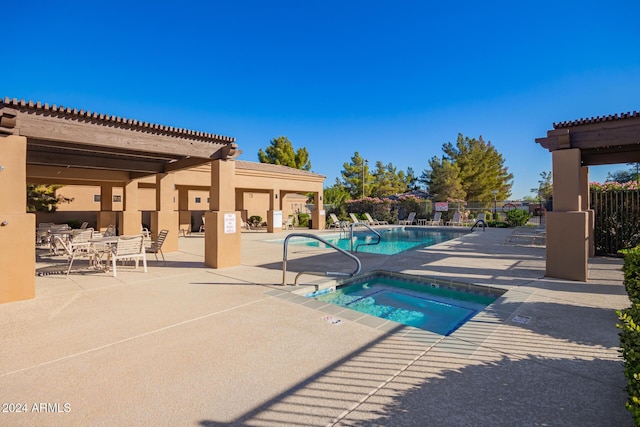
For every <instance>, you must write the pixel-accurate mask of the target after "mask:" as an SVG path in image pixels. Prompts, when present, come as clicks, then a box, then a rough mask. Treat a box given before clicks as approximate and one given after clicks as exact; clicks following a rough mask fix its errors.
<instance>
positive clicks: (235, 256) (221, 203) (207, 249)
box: [204, 160, 241, 268]
mask: <svg viewBox="0 0 640 427" xmlns="http://www.w3.org/2000/svg"><path fill="white" fill-rule="evenodd" d="M235 173H236V164H235V161H233V160H215V161H213V162H212V164H211V188H210V190H209V209H211V210H210V211H209V212H206V213H205V214H204V216H205V228H204V235H205V237H204V238H205V245H204V263H205V265H206V266H208V267H213V268H225V267H233V266H236V265H240V263H241V240H240V225H241V223H240V212H237V211H236V210H235V208H236V202H235V195H236V191H235V189H236V186H235Z"/></svg>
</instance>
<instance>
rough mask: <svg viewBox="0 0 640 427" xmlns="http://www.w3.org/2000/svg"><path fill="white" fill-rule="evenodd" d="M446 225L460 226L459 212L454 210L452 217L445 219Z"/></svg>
mask: <svg viewBox="0 0 640 427" xmlns="http://www.w3.org/2000/svg"><path fill="white" fill-rule="evenodd" d="M447 225H457V226H462V225H463V224H462V214H461V213H460V212H456V213H454V214H453V218H451V219H450V220H449V221H447Z"/></svg>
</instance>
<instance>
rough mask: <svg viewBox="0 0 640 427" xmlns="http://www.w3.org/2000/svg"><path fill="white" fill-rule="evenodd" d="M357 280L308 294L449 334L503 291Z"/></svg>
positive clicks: (377, 276) (382, 278) (371, 278)
mask: <svg viewBox="0 0 640 427" xmlns="http://www.w3.org/2000/svg"><path fill="white" fill-rule="evenodd" d="M368 276H369V277H367V278H365V279H363V280H360V281H357V282H355V283H351V284H347V285H342V286H338V287H337V288H336V289H335V290H333V289H331V290H324V291H320V292H315V293H313V294H308V295H307V296H308V297H311V298H315V299H317V300H319V301H323V302H327V303H331V304H336V305H339V306H341V307H346V308H349V309H351V310H356V311H359V312H361V313H365V314H369V315H371V316H376V317H380V318H383V319H387V320H391V321H394V322H397V323H401V324H403V325H407V326H413V327H416V328H419V329H424V330H427V331H431V332H435V333H437V334H440V335H449V334H451V333H453V332H454V331H455V330H456V329H458V328H459V327H460V326H462V325H463V324H464V323H465V322H466V321H468V320H469V319H471V318H472V317H473V316H475V315H476V314H478V313H479V312H481V311H482V310H484V309H485V308H486V307H487V306H488V305H489V304H491V303H492V302H493V301H495V300H496V299H497V298H498V297H499V295H500V293H501V291H496V290H493V289H491V290H489V289H490V288H486V289H487V290H486V291H484V290H483V288H485V287H481V286H477V285H471V286H472V288H473V289H472V290H464V289H463V287H469V285H459V286H456V285H455V284H453V283H451V282H444V283H438V281H436V280H435V279H431V280H430V281H424V280H423V279H422V278H420V279H416V278H413V279H412V280H406V279H403V278H401V277H390V276H385V275H381V274H379V273H378V274H374V275H371V274H370V275H368Z"/></svg>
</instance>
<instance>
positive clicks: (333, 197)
mask: <svg viewBox="0 0 640 427" xmlns="http://www.w3.org/2000/svg"><path fill="white" fill-rule="evenodd" d="M322 192H323V194H324V204H326V205H334V206H336V205H342V204H343V203H344V202H346V201H347V200H348V199H349V197H350V195H349V192H348V191H347V189H346V188H345V187H344V185H342V183H341V182H340V180H339V179H338V178H336V182H335V183H334V184H333V185H332V186H331V187H326V188H325V189H323V190H322Z"/></svg>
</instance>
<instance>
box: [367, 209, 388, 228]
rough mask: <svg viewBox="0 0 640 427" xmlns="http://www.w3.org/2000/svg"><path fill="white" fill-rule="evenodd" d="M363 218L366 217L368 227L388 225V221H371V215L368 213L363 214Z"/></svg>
mask: <svg viewBox="0 0 640 427" xmlns="http://www.w3.org/2000/svg"><path fill="white" fill-rule="evenodd" d="M364 216H366V217H367V220H368V221H369V225H389V222H388V221H378V220H377V219H373V218H372V217H371V215H369V212H365V213H364Z"/></svg>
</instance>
